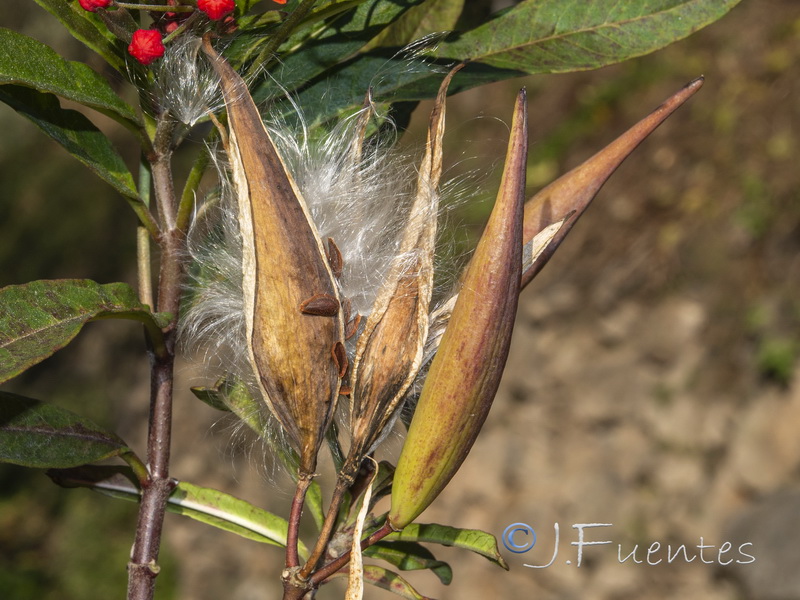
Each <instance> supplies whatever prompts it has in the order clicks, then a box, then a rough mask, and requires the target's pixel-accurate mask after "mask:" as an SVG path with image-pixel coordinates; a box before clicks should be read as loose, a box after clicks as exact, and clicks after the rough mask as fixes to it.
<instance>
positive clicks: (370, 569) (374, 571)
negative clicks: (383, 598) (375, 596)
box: [364, 565, 430, 600]
mask: <svg viewBox="0 0 800 600" xmlns="http://www.w3.org/2000/svg"><path fill="white" fill-rule="evenodd" d="M364 581H366V582H367V583H371V584H372V585H374V586H376V587H379V588H382V589H384V590H389V591H390V592H393V593H395V594H397V595H398V596H400V597H401V598H405V599H406V600H430V599H429V598H428V597H427V596H423V595H422V594H420V593H419V592H418V591H417V590H415V589H414V588H413V587H412V586H411V584H410V583H408V582H407V581H406V580H405V579H403V578H402V577H400V575H398V574H397V573H395V572H393V571H390V570H389V569H384V568H383V567H377V566H375V565H365V566H364Z"/></svg>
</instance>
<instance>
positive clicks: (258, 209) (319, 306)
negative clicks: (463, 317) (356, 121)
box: [203, 38, 347, 475]
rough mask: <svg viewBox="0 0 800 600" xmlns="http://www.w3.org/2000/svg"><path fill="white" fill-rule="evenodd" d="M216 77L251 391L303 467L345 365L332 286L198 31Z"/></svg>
mask: <svg viewBox="0 0 800 600" xmlns="http://www.w3.org/2000/svg"><path fill="white" fill-rule="evenodd" d="M203 48H204V50H205V52H206V54H207V55H208V56H209V57H210V59H211V62H212V65H213V66H214V69H215V70H216V72H217V75H218V76H219V78H220V81H221V87H222V92H223V96H224V98H225V104H226V107H227V110H228V124H229V131H228V136H229V139H228V144H227V148H226V149H227V152H228V154H229V158H230V162H231V168H232V171H233V179H234V186H235V190H236V195H237V198H238V203H239V225H240V228H241V233H242V244H243V265H242V269H243V289H244V307H245V323H246V335H247V345H248V353H249V358H250V361H251V364H252V365H253V367H254V370H255V373H256V375H257V380H258V384H259V387H260V391H261V393H262V395H263V397H264V400H265V402H267V404H268V406H269V408H270V410H271V411H272V413H273V414H274V415H275V417H276V418H277V419H278V421H279V422H280V424H281V425H282V426H283V428H284V429H285V430H286V432H287V433H288V436H289V438H290V439H291V441H292V442H293V444H294V446H295V448H296V450H297V452H298V453H299V455H300V470H301V472H302V473H304V474H306V475H311V474H312V473H313V472H314V470H315V467H316V457H317V452H318V450H319V447H320V444H321V443H322V440H323V438H324V434H325V431H326V429H327V428H328V425H329V424H330V421H331V418H332V416H333V410H334V408H335V404H336V400H337V398H338V395H339V387H340V385H341V378H342V377H343V376H344V374H345V373H346V371H347V357H346V355H345V352H344V344H343V342H344V324H343V322H342V311H341V310H340V300H339V293H338V289H337V286H336V285H335V283H334V279H333V273H332V271H331V268H330V265H329V264H328V261H327V259H326V257H325V256H326V255H325V251H324V249H323V246H322V243H321V241H320V239H319V235H318V234H317V231H316V229H315V227H314V225H313V223H312V221H311V217H310V214H309V211H308V208H307V206H306V204H305V201H304V200H303V198H302V196H301V194H300V191H299V189H298V188H297V185H296V184H295V182H294V181H293V180H292V177H291V175H290V174H289V173H288V171H287V170H286V167H285V166H284V164H283V161H282V160H281V158H280V156H279V155H278V152H277V150H276V148H275V145H274V144H273V142H272V139H271V138H270V135H269V133H268V132H267V129H266V128H265V127H264V123H263V122H262V120H261V116H260V114H259V112H258V110H257V108H256V105H255V103H254V102H253V99H252V97H251V96H250V94H249V92H248V90H247V86H246V85H245V83H244V81H243V80H242V78H241V77H240V76H239V75H238V74H237V73H236V72H235V71H234V70H233V68H232V67H231V66H230V65H229V64H228V63H227V62H226V61H225V60H224V59H223V58H221V57H220V56H219V55H218V54H217V52H216V51H215V50H214V49H213V48H212V46H211V44H210V42H209V41H208V39H207V38H206V39H205V40H204V43H203Z"/></svg>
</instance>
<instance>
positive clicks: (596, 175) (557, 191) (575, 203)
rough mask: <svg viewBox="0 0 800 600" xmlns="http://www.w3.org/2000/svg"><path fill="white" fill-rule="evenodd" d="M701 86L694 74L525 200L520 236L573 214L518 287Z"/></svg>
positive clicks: (532, 232)
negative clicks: (619, 170)
mask: <svg viewBox="0 0 800 600" xmlns="http://www.w3.org/2000/svg"><path fill="white" fill-rule="evenodd" d="M702 85H703V78H702V77H698V78H697V79H695V80H694V81H691V82H689V83H688V84H687V85H686V86H684V87H683V89H681V90H679V91H678V92H677V93H675V94H674V95H672V96H671V97H669V98H668V99H667V100H666V101H665V102H664V103H663V104H661V106H659V107H658V108H657V109H655V110H654V111H653V112H652V113H650V114H649V115H647V116H646V117H645V118H644V119H642V120H641V121H639V122H638V123H637V124H636V125H634V126H633V127H631V128H630V129H628V131H626V132H625V133H623V134H622V135H621V136H619V137H618V138H617V139H616V140H614V141H613V142H611V143H610V144H609V145H608V146H606V147H605V148H603V149H602V150H600V152H598V153H597V154H595V155H594V156H592V157H591V158H589V159H588V160H587V161H586V162H584V163H583V164H581V165H579V166H577V167H575V168H574V169H572V170H571V171H569V172H568V173H565V174H564V175H562V176H561V177H559V178H558V179H556V180H555V181H554V182H553V183H551V184H550V185H548V186H547V187H545V188H544V189H542V190H541V191H540V192H539V193H538V194H536V195H535V196H534V197H533V198H531V199H530V200H528V202H526V203H525V222H524V231H523V239H524V240H526V241H527V240H530V239H532V238H533V236H535V235H536V234H537V233H538V232H540V231H542V230H543V229H544V228H545V227H547V226H548V225H550V224H552V223H554V222H556V221H559V220H561V219H563V218H564V217H565V216H566V215H567V214H569V213H574V216H573V217H571V218H569V219H567V221H566V223H565V226H564V227H561V229H560V230H559V232H558V233H557V234H556V237H555V238H554V239H553V241H552V243H550V244H549V245H548V247H547V248H546V249H545V251H544V253H543V254H542V256H540V257H539V259H538V260H537V261H536V262H535V263H534V264H532V266H531V267H530V268H529V269H526V270H525V272H524V273H523V275H522V287H525V286H526V285H528V283H530V281H531V280H532V279H533V278H534V277H535V276H536V274H537V273H538V272H539V271H541V270H542V267H544V265H545V264H547V261H548V260H550V257H551V256H552V255H553V253H554V252H555V251H556V249H557V248H558V246H559V245H560V244H561V242H562V241H563V240H564V238H565V237H566V235H567V234H568V233H569V231H570V229H572V226H573V225H574V224H575V222H576V221H577V220H578V217H579V216H580V215H581V214H583V211H584V210H586V208H587V207H588V206H589V203H590V202H591V201H592V199H593V198H594V197H595V195H596V194H597V192H598V191H599V190H600V188H601V187H602V186H603V184H604V183H605V182H606V181H607V180H608V178H609V177H611V174H612V173H613V172H614V171H616V169H617V167H618V166H619V165H621V164H622V161H624V160H625V159H626V158H627V157H628V155H629V154H630V153H631V152H633V151H634V150H635V149H636V147H637V146H638V145H639V144H640V143H642V141H643V140H644V139H645V138H646V137H647V136H648V135H650V134H651V133H652V132H653V130H655V128H656V127H658V126H659V125H661V123H663V122H664V120H665V119H666V118H667V117H669V116H670V115H671V114H672V113H673V112H675V110H676V109H677V108H678V107H679V106H681V105H682V104H683V103H684V102H686V101H687V100H688V99H689V98H691V97H692V96H693V95H694V93H695V92H696V91H697V90H699V89H700V87H701V86H702Z"/></svg>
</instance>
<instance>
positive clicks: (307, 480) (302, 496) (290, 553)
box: [286, 473, 312, 569]
mask: <svg viewBox="0 0 800 600" xmlns="http://www.w3.org/2000/svg"><path fill="white" fill-rule="evenodd" d="M311 481H312V476H311V475H308V474H307V473H300V477H298V479H297V487H296V488H295V492H294V498H292V508H291V510H290V511H289V529H288V531H287V533H286V568H287V569H290V568H293V567H297V566H298V565H299V564H300V559H299V557H298V554H297V541H298V538H299V531H300V517H301V516H302V514H303V505H304V504H305V501H306V492H307V491H308V486H310V485H311Z"/></svg>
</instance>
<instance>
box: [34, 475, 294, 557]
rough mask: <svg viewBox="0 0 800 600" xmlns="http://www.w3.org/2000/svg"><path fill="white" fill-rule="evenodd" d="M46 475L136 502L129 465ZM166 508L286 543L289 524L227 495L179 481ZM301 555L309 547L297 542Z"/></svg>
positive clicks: (273, 542) (61, 482)
mask: <svg viewBox="0 0 800 600" xmlns="http://www.w3.org/2000/svg"><path fill="white" fill-rule="evenodd" d="M47 474H48V476H49V477H50V478H51V479H53V481H54V482H55V483H57V484H58V485H60V486H63V487H88V488H91V489H93V490H95V491H97V492H100V493H102V494H105V495H107V496H111V497H113V498H120V499H122V500H129V501H132V502H138V501H139V497H140V495H141V492H140V489H139V486H138V483H137V481H136V478H135V477H134V475H133V473H132V471H131V470H130V469H129V468H128V467H122V466H120V467H104V466H97V465H89V466H83V467H78V468H75V469H63V470H62V469H51V470H50V471H48V472H47ZM167 510H168V511H170V512H173V513H177V514H180V515H184V516H186V517H189V518H190V519H194V520H195V521H200V522H201V523H206V524H207V525H211V526H213V527H216V528H218V529H222V530H224V531H228V532H230V533H235V534H236V535H239V536H242V537H244V538H247V539H249V540H253V541H256V542H260V543H263V544H269V545H272V546H281V547H285V546H286V533H287V531H288V527H289V525H288V523H287V522H286V520H285V519H282V518H281V517H278V516H276V515H274V514H272V513H270V512H268V511H266V510H263V509H261V508H258V507H256V506H253V505H252V504H250V503H249V502H246V501H245V500H241V499H239V498H236V497H234V496H231V495H230V494H226V493H224V492H220V491H219V490H214V489H211V488H204V487H200V486H196V485H194V484H191V483H188V482H185V481H181V482H179V483H177V485H176V487H175V489H174V490H173V491H172V493H171V494H170V497H169V500H168V501H167ZM299 552H300V555H301V556H302V557H303V558H305V557H307V556H308V549H307V548H306V547H305V546H304V545H303V544H302V542H300V544H299Z"/></svg>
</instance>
